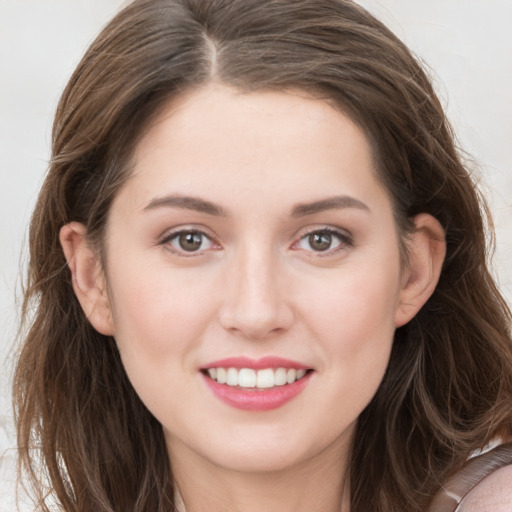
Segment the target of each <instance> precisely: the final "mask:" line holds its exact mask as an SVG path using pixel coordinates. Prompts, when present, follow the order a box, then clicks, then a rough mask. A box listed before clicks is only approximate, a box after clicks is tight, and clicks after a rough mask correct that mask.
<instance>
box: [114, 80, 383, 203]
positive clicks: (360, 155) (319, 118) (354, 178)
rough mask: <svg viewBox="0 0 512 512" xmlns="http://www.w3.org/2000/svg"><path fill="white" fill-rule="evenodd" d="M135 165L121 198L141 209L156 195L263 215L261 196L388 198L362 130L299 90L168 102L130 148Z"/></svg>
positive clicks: (211, 92)
mask: <svg viewBox="0 0 512 512" xmlns="http://www.w3.org/2000/svg"><path fill="white" fill-rule="evenodd" d="M133 169H134V172H133V174H132V176H131V178H130V180H128V183H127V184H125V186H124V187H123V188H124V189H128V191H126V190H124V191H123V189H122V190H121V194H120V195H126V194H127V193H129V194H130V201H129V202H130V204H131V205H136V207H137V208H138V209H141V208H144V206H145V205H147V203H148V201H150V200H152V199H154V198H155V197H156V196H158V195H162V194H178V195H179V194H182V195H187V196H202V197H205V198H207V199H209V200H211V201H214V202H216V203H220V204H221V205H225V204H226V205H227V204H229V203H233V202H234V201H235V200H237V201H238V202H239V203H240V204H242V205H243V206H248V205H250V207H252V208H257V209H260V210H261V209H264V208H268V207H269V205H268V204H266V201H267V200H268V201H269V202H270V201H273V204H274V205H275V203H276V202H278V203H279V202H281V203H283V205H284V203H294V202H295V203H303V202H310V201H314V200H318V199H323V198H325V197H328V196H334V195H352V196H354V197H357V196H359V199H360V200H362V201H365V200H366V201H368V200H374V199H375V197H376V196H379V198H380V199H384V200H385V201H387V194H386V193H385V191H384V190H383V188H382V187H381V186H380V183H379V180H378V178H376V176H377V173H376V170H375V165H374V160H373V154H372V151H371V148H370V144H369V143H368V140H367V138H366V136H365V134H364V132H363V131H362V130H361V129H360V128H359V126H358V125H357V124H356V123H354V122H353V121H352V120H351V119H350V118H349V117H348V116H346V115H345V114H343V113H342V112H341V111H340V110H339V109H336V108H334V107H333V106H332V105H330V104H329V103H328V102H327V101H323V100H320V99H315V98H313V97H312V96H310V95H308V94H307V93H305V92H303V91H296V90H287V91H258V92H251V93H244V92H241V91H239V90H236V89H233V88H230V87H227V86H223V85H219V84H211V85H208V86H206V87H203V88H200V89H198V90H193V91H189V92H187V93H186V94H183V95H180V96H178V97H176V98H173V99H172V100H171V101H170V102H169V103H168V104H167V105H166V106H165V107H164V108H163V109H162V111H161V112H160V114H159V115H158V116H157V117H156V119H155V120H154V122H153V124H152V125H151V126H150V127H149V129H148V130H147V131H146V132H145V134H144V136H143V137H142V138H141V140H140V141H139V143H138V145H137V146H136V150H135V157H134V166H133ZM372 195H373V196H374V197H373V198H372V197H371V196H372ZM151 196H152V197H151ZM255 197H258V198H259V199H258V201H255V200H254V198H255ZM365 198H366V199H365ZM226 209H228V208H226ZM288 209H289V208H288Z"/></svg>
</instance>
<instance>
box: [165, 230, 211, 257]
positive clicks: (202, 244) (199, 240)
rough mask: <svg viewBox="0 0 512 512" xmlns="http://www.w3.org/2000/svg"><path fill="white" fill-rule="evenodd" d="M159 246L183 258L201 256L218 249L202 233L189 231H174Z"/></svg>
mask: <svg viewBox="0 0 512 512" xmlns="http://www.w3.org/2000/svg"><path fill="white" fill-rule="evenodd" d="M161 244H162V245H166V246H167V247H169V249H170V250H171V251H172V252H174V253H176V254H178V255H179V254H181V255H183V256H185V255H189V256H195V255H201V254H203V251H207V250H209V249H216V248H218V246H216V244H215V243H214V242H213V241H212V240H211V238H210V237H209V236H208V235H206V234H205V233H203V232H202V231H191V230H182V231H175V232H174V233H172V234H170V235H169V236H168V237H166V238H164V240H162V242H161Z"/></svg>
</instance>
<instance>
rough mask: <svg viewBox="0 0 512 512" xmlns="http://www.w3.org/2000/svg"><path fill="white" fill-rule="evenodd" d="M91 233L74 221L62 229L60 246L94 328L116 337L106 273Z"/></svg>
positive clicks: (81, 301) (78, 294)
mask: <svg viewBox="0 0 512 512" xmlns="http://www.w3.org/2000/svg"><path fill="white" fill-rule="evenodd" d="M86 235H87V230H86V228H85V226H84V225H83V224H80V223H79V222H71V223H69V224H66V225H65V226H63V227H62V228H61V230H60V243H61V245H62V249H63V251H64V255H65V257H66V260H67V262H68V267H69V270H70V271H71V277H72V283H73V290H74V291H75V295H76V296H77V298H78V301H79V302H80V305H81V306H82V309H83V310H84V313H85V316H86V317H87V319H88V320H89V322H91V324H92V326H93V327H94V328H95V329H96V330H97V331H98V332H100V333H101V334H105V335H107V336H112V335H113V334H114V324H113V321H112V313H111V309H110V303H109V299H108V295H107V288H106V280H105V274H104V272H103V269H102V265H101V261H100V258H99V255H98V253H97V251H95V250H94V249H93V248H92V247H91V245H90V243H89V241H88V240H87V236H86Z"/></svg>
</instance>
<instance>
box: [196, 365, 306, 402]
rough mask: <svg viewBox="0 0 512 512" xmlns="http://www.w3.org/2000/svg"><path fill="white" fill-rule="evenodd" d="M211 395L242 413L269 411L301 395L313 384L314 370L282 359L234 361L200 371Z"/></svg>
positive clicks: (209, 366) (210, 366)
mask: <svg viewBox="0 0 512 512" xmlns="http://www.w3.org/2000/svg"><path fill="white" fill-rule="evenodd" d="M200 372H201V374H202V375H203V379H204V381H205V383H206V385H207V387H208V388H209V389H210V391H211V392H212V393H213V394H214V396H216V397H217V398H219V399H220V400H221V401H222V402H224V403H226V404H228V405H230V406H232V407H236V408H238V409H244V410H251V411H267V410H270V409H276V408H278V407H281V406H282V405H284V404H286V403H287V402H289V401H290V400H292V399H293V398H294V397H296V396H297V395H299V394H300V393H301V392H302V390H303V389H304V388H305V387H306V386H307V384H308V382H309V381H310V380H311V379H310V377H311V376H312V374H313V373H314V369H313V368H307V367H306V366H304V365H302V364H300V363H296V362H294V361H289V360H285V359H281V358H275V357H266V358H263V359H260V360H257V361H254V360H250V359H247V358H230V359H224V360H222V361H217V362H214V363H211V364H209V365H208V366H206V367H203V368H201V369H200Z"/></svg>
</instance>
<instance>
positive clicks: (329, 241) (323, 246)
mask: <svg viewBox="0 0 512 512" xmlns="http://www.w3.org/2000/svg"><path fill="white" fill-rule="evenodd" d="M352 245H353V242H352V237H351V236H350V235H349V234H348V233H345V232H344V231H338V230H335V229H331V228H326V229H318V230H316V231H311V232H309V233H307V234H306V235H304V236H303V237H302V238H301V239H300V240H298V241H297V242H296V244H294V247H295V248H296V249H302V250H303V251H308V252H311V253H327V254H334V253H336V252H338V251H341V250H343V249H348V248H349V247H352Z"/></svg>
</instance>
